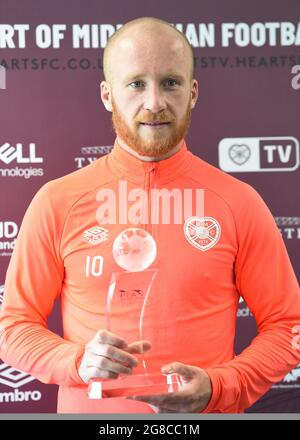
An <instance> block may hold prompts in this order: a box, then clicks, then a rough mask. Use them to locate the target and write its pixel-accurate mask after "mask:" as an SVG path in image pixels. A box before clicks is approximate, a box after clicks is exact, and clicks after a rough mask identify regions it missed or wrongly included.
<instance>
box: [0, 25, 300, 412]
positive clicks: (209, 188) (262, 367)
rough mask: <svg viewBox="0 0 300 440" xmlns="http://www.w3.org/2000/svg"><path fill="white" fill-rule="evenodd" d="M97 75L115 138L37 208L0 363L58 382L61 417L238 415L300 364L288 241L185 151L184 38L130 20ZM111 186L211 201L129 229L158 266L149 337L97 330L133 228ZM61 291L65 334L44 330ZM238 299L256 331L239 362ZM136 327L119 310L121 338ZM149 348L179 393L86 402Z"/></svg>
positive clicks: (17, 258) (17, 262) (188, 99)
mask: <svg viewBox="0 0 300 440" xmlns="http://www.w3.org/2000/svg"><path fill="white" fill-rule="evenodd" d="M104 74H105V81H103V82H102V83H101V98H102V101H103V103H104V105H105V108H106V109H107V110H108V111H110V112H112V118H113V124H114V128H115V131H116V135H117V137H116V140H115V144H114V148H113V151H112V153H110V154H108V155H107V156H105V157H103V158H101V159H99V160H98V161H96V162H94V163H93V164H91V165H89V166H87V167H86V168H84V169H82V170H79V171H76V172H74V173H72V174H70V175H68V176H65V177H63V178H61V179H57V180H55V181H52V182H50V183H48V184H47V185H45V186H44V187H43V188H42V189H41V190H40V191H39V192H38V193H37V195H36V196H35V198H34V200H33V202H32V203H31V206H30V207H29V209H28V211H27V213H26V215H25V218H24V221H23V225H22V227H21V230H20V233H19V237H18V242H17V246H16V249H15V251H14V254H13V257H12V259H11V262H10V265H9V269H8V272H7V279H6V283H5V298H4V304H3V308H2V311H1V319H0V325H1V357H2V358H3V359H4V361H5V362H7V363H9V364H11V365H14V366H16V367H18V368H20V369H21V370H24V371H28V372H30V373H31V374H33V375H34V376H35V377H37V378H39V379H40V380H41V381H43V382H46V383H57V384H59V385H60V388H59V397H58V411H59V412H99V413H100V412H104V413H105V412H115V413H120V412H121V413H122V412H125V413H126V412H134V413H137V412H141V413H145V412H227V413H229V412H243V411H244V410H245V409H246V408H248V407H249V406H250V405H252V404H253V403H254V402H255V401H256V400H257V399H258V398H259V397H260V396H262V395H263V394H264V393H265V392H266V391H267V390H268V389H269V388H270V387H271V386H272V384H274V383H276V382H278V381H280V380H281V379H282V378H283V377H284V376H285V375H286V374H287V373H288V372H289V371H290V370H291V369H292V368H294V367H295V366H296V365H297V364H298V363H299V362H300V353H299V347H298V345H297V343H295V336H296V334H295V332H296V331H297V329H298V328H299V327H298V326H299V323H300V295H299V286H298V283H297V280H296V277H295V274H294V272H293V269H292V267H291V263H290V261H289V258H288V255H287V252H286V249H285V246H284V243H283V240H282V238H281V236H280V233H279V231H278V229H277V227H276V224H275V222H274V220H273V217H272V215H271V213H270V211H269V210H268V208H267V207H266V205H265V204H264V202H263V201H262V199H261V198H260V196H259V195H258V194H257V193H256V192H255V191H254V189H253V188H251V187H250V186H249V185H247V184H245V183H243V182H241V181H239V180H237V179H235V178H233V177H231V176H229V175H227V174H225V173H223V172H222V171H220V170H218V169H217V168H215V167H213V166H211V165H209V164H208V163H206V162H204V161H203V160H201V159H200V158H197V157H195V156H193V155H192V154H191V153H190V152H189V151H188V149H187V145H186V143H185V140H184V138H185V136H186V134H187V132H188V128H189V124H190V119H191V112H192V109H193V108H194V106H195V104H196V101H197V97H198V83H197V81H196V80H195V79H193V56H192V50H191V47H190V46H189V44H188V42H187V40H186V39H185V37H184V36H183V35H182V34H180V33H179V32H178V31H177V30H176V29H174V28H173V27H171V26H170V25H169V24H168V23H166V22H164V21H161V20H158V19H153V18H141V19H137V20H133V21H131V22H129V23H127V24H126V25H125V26H123V28H121V29H120V30H119V31H118V32H116V33H115V34H114V35H113V37H112V38H111V39H110V40H109V43H108V46H107V47H106V50H105V55H104ZM120 182H123V183H124V182H125V183H126V185H127V188H128V190H137V189H139V188H140V189H142V190H143V191H144V193H146V194H150V191H151V190H152V189H161V190H165V191H169V193H171V192H172V191H173V190H174V189H175V190H176V189H177V190H179V192H180V193H181V192H183V191H184V190H190V189H191V190H195V191H196V190H199V189H202V191H203V193H204V213H202V214H201V212H200V214H199V211H198V210H195V209H196V208H195V203H194V202H193V203H192V212H191V215H190V216H189V217H187V218H184V220H183V221H182V222H175V221H173V222H169V224H168V222H166V223H164V222H162V221H160V222H154V221H152V220H153V218H156V217H155V216H154V217H152V214H153V211H155V212H157V209H158V205H157V204H156V205H155V204H154V205H153V204H152V205H151V203H150V204H149V205H150V206H149V210H147V209H146V210H145V211H144V209H145V208H148V205H142V208H141V210H142V211H143V212H144V213H145V212H146V214H145V215H144V216H143V217H142V220H141V222H140V224H138V225H136V224H135V225H134V226H139V227H140V228H142V229H144V230H145V231H147V232H148V233H150V234H151V235H152V237H153V238H154V239H155V241H156V244H157V257H156V260H155V263H154V264H155V267H156V268H157V270H158V272H157V276H156V278H155V281H154V283H153V285H152V293H154V294H155V295H154V301H155V307H156V311H157V313H156V314H155V316H153V317H152V321H151V322H152V328H151V331H152V333H151V337H150V338H145V340H142V341H138V340H136V341H128V340H126V338H124V337H123V336H122V334H115V333H113V332H108V331H107V330H105V328H106V320H105V309H106V300H107V292H108V288H109V281H110V277H111V274H112V272H114V271H117V270H118V266H117V264H116V262H115V261H114V259H113V253H112V247H113V243H114V240H115V239H116V237H117V236H118V235H119V234H120V233H121V232H122V231H124V230H125V229H127V228H130V227H132V226H133V225H132V224H130V222H129V221H127V223H122V222H121V221H120V220H119V219H120V215H121V216H122V215H124V212H123V211H124V209H123V208H120V206H121V205H120V203H122V202H123V199H122V196H121V195H120V194H119V188H120V186H119V184H120ZM108 191H113V193H114V194H116V198H118V197H119V199H120V200H119V199H118V202H119V204H118V203H117V206H118V207H119V208H118V209H119V211H120V212H118V214H119V216H116V217H115V219H114V216H113V214H112V213H110V217H109V215H108V214H107V212H106V211H110V209H111V205H112V202H111V201H110V202H109V203H107V204H106V209H103V204H102V205H101V204H100V202H104V199H105V197H104V195H107V194H108ZM143 203H147V204H148V201H146V202H145V201H144V202H143ZM126 209H127V208H126ZM122 210H123V211H122ZM128 210H129V209H128ZM121 211H122V212H121ZM175 211H176V210H175V209H174V212H173V214H176V213H177V211H176V212H175ZM200 211H201V210H200ZM125 214H127V211H126V212H125ZM106 216H107V218H108V217H109V218H110V221H107V222H106V223H105V217H106ZM116 218H117V220H116ZM149 219H150V221H148V220H149ZM96 226H98V227H103V229H101V230H100V231H101V232H102V233H103V235H102V236H100V239H99V237H98V239H96V242H95V243H94V244H93V242H92V240H93V238H95V237H92V238H89V237H88V238H87V237H86V234H89V233H92V234H93V232H91V231H94V229H93V228H95V227H96ZM58 296H61V305H62V318H63V329H64V338H60V337H59V336H57V335H55V334H53V333H51V332H50V331H49V330H48V329H47V327H46V321H47V316H48V315H49V313H50V312H51V309H52V306H53V303H54V301H55V299H56V298H57V297H58ZM240 296H242V297H243V298H244V299H245V301H246V302H247V304H248V306H249V308H250V309H251V311H252V313H253V314H254V316H255V318H256V321H257V324H258V330H259V334H258V336H257V337H256V338H255V339H254V340H253V341H252V343H251V345H250V346H249V347H248V348H247V349H246V350H245V351H244V352H243V353H242V354H241V355H240V356H237V357H236V356H235V354H234V335H235V321H236V312H237V307H238V301H239V298H240ZM124 301H125V300H124ZM124 304H125V303H124ZM124 307H125V306H124ZM131 319H132V317H131V316H130V311H129V313H128V314H125V313H124V331H125V330H126V328H127V327H128V326H129V325H130V323H131V321H130V320H131ZM149 334H150V333H149ZM148 339H149V340H148ZM161 341H163V343H162V342H161ZM162 347H163V348H162ZM142 352H146V356H147V362H148V367H149V369H150V371H154V372H155V371H159V370H161V371H162V373H164V374H168V373H177V374H178V375H180V376H181V378H182V380H183V382H184V387H183V389H182V390H180V391H177V392H175V393H169V394H163V395H158V396H155V395H152V396H151V395H148V396H135V397H132V398H130V399H125V398H116V399H103V400H88V398H87V396H86V391H87V383H88V382H89V380H90V379H91V378H93V377H98V378H100V379H101V378H102V379H108V378H110V379H114V378H117V377H119V375H124V376H126V375H129V374H135V373H136V372H138V371H140V370H139V368H140V362H141V360H140V357H139V354H140V353H142Z"/></svg>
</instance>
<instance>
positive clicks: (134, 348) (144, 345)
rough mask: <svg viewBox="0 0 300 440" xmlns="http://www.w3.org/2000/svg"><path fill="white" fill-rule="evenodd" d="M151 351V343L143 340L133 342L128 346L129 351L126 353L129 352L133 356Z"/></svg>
mask: <svg viewBox="0 0 300 440" xmlns="http://www.w3.org/2000/svg"><path fill="white" fill-rule="evenodd" d="M150 349H151V342H150V341H146V340H142V341H136V342H132V343H131V344H129V345H128V347H127V349H126V350H125V351H128V352H129V353H132V354H143V353H145V352H146V351H149V350H150Z"/></svg>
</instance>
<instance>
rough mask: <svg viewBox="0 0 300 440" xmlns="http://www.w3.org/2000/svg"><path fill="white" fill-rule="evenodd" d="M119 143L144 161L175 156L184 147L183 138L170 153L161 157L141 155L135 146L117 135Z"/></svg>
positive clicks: (157, 160)
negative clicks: (134, 148)
mask: <svg viewBox="0 0 300 440" xmlns="http://www.w3.org/2000/svg"><path fill="white" fill-rule="evenodd" d="M117 141H118V144H119V145H120V146H121V147H122V148H123V150H125V151H127V152H128V153H130V154H132V156H134V157H136V158H137V159H140V160H142V161H143V162H160V161H161V160H164V159H168V158H169V157H172V156H174V154H176V153H177V152H178V151H179V150H180V149H181V147H182V145H183V139H182V140H181V141H180V142H179V143H178V144H177V145H175V147H173V148H172V150H170V151H169V152H168V153H166V154H163V155H162V156H159V157H151V156H141V155H140V154H139V153H138V152H137V151H135V150H133V148H131V147H129V146H128V145H127V144H126V143H125V142H124V141H123V140H122V139H121V138H119V137H117Z"/></svg>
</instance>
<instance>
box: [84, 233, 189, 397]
mask: <svg viewBox="0 0 300 440" xmlns="http://www.w3.org/2000/svg"><path fill="white" fill-rule="evenodd" d="M156 254H157V247H156V243H155V240H154V238H153V237H152V235H151V234H149V233H148V232H147V231H145V230H144V229H141V228H130V229H126V230H125V231H123V232H122V233H121V234H119V235H118V237H117V238H116V239H115V241H114V244H113V256H114V259H115V261H116V263H117V264H118V266H119V267H120V268H122V269H123V270H121V271H117V272H113V273H112V275H111V279H110V284H109V288H108V293H107V302H106V327H107V330H109V331H110V332H112V333H114V334H116V335H118V336H121V337H122V338H124V339H125V340H126V341H127V342H128V343H129V344H130V343H132V342H137V341H140V340H142V339H147V340H150V342H151V335H152V331H153V326H155V313H154V316H153V313H151V296H153V295H155V292H154V291H153V289H152V287H153V283H154V280H155V277H156V275H157V270H158V269H156V268H149V267H150V266H151V265H152V264H153V263H154V261H155V258H156ZM149 336H150V337H149ZM149 352H151V349H150V351H149ZM134 356H136V357H137V358H138V359H139V365H138V366H137V367H136V368H134V369H133V374H132V375H119V377H118V378H117V379H98V378H94V379H92V380H91V381H90V383H89V387H88V397H89V398H90V399H103V398H112V397H127V396H132V395H145V394H165V393H168V392H174V391H177V390H178V389H180V388H181V381H180V377H179V376H177V375H176V374H168V375H163V374H162V373H161V372H160V371H159V370H155V369H154V370H153V368H149V365H148V352H145V353H143V354H137V355H136V354H134Z"/></svg>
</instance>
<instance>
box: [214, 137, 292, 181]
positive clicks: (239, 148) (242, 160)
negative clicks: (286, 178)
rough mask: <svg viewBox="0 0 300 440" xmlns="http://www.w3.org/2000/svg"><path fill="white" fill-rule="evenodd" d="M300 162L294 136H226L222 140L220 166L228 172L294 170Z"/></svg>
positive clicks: (220, 144)
mask: <svg viewBox="0 0 300 440" xmlns="http://www.w3.org/2000/svg"><path fill="white" fill-rule="evenodd" d="M299 163H300V162H299V142H298V140H297V139H296V138H294V137H262V138H256V137H250V138H227V139H222V140H221V142H220V143H219V166H220V168H221V169H222V170H223V171H226V172H230V173H246V172H268V171H269V172H270V171H273V172H275V171H295V170H296V169H297V168H298V167H299Z"/></svg>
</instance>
